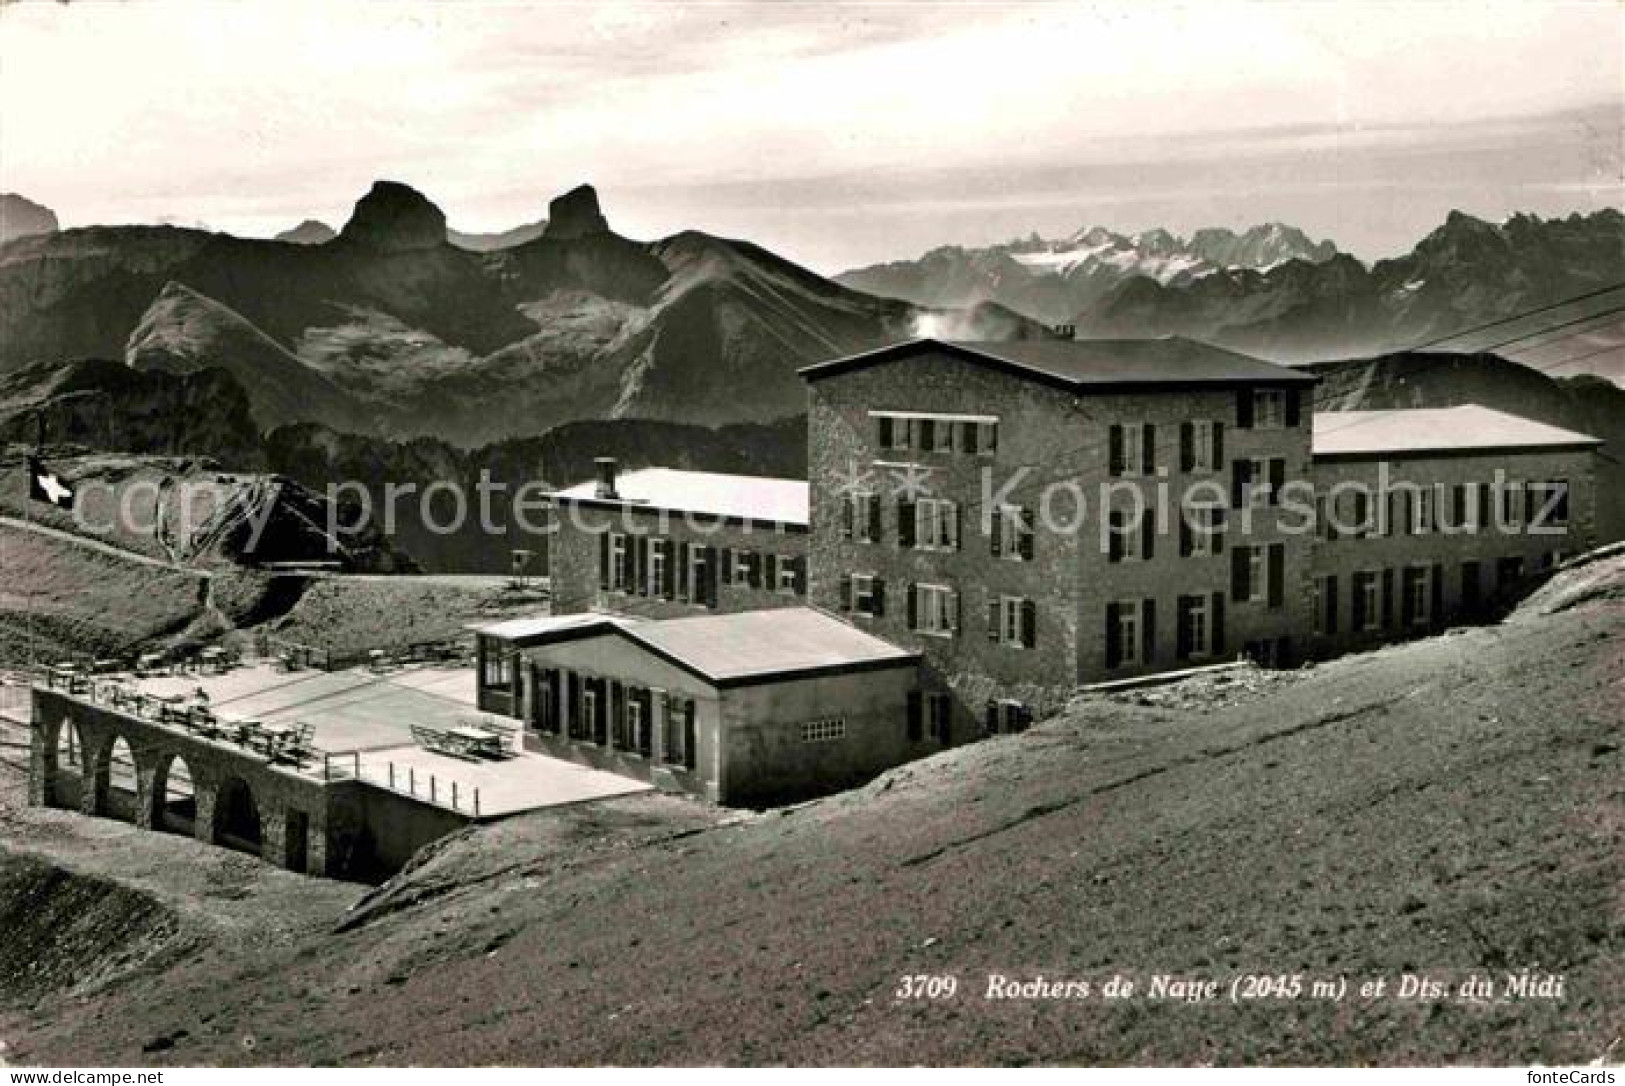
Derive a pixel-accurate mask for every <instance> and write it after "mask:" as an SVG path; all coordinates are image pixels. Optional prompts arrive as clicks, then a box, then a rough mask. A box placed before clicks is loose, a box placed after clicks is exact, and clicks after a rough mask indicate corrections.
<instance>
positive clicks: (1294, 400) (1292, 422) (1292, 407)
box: [1286, 388, 1303, 427]
mask: <svg viewBox="0 0 1625 1086" xmlns="http://www.w3.org/2000/svg"><path fill="white" fill-rule="evenodd" d="M1302 410H1303V405H1302V404H1301V403H1299V401H1298V390H1297V389H1295V388H1289V389H1287V390H1286V424H1287V426H1289V427H1295V426H1297V425H1298V418H1299V415H1300V414H1301V412H1302Z"/></svg>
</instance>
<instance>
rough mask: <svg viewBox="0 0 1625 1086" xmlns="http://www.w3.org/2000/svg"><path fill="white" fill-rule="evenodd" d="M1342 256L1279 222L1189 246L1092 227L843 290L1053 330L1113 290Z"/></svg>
mask: <svg viewBox="0 0 1625 1086" xmlns="http://www.w3.org/2000/svg"><path fill="white" fill-rule="evenodd" d="M1336 255H1337V247H1336V246H1335V245H1333V244H1332V243H1331V242H1329V241H1320V242H1316V241H1311V240H1310V239H1309V238H1308V237H1307V236H1306V235H1305V234H1304V233H1303V231H1301V230H1299V229H1297V228H1296V227H1292V226H1285V225H1283V224H1281V223H1269V224H1267V225H1264V226H1255V227H1253V228H1252V229H1250V230H1246V231H1244V232H1242V233H1240V234H1237V233H1235V232H1233V231H1231V230H1227V229H1224V228H1223V227H1212V228H1207V229H1202V230H1198V231H1196V232H1195V233H1194V234H1192V235H1191V236H1190V237H1189V238H1182V237H1180V236H1178V235H1176V234H1173V233H1170V232H1169V231H1167V230H1162V229H1156V230H1147V231H1144V232H1142V233H1138V234H1132V235H1130V234H1120V233H1117V232H1115V231H1112V230H1109V229H1107V228H1106V227H1103V226H1091V227H1085V228H1084V229H1082V230H1079V231H1078V232H1077V233H1075V234H1072V235H1071V236H1069V237H1065V238H1059V239H1045V238H1041V237H1039V236H1038V235H1037V234H1032V235H1030V236H1028V237H1026V238H1021V239H1017V240H1015V241H1009V242H1005V243H1004V244H1002V245H992V246H988V247H986V248H982V249H967V248H963V247H961V246H957V245H948V246H943V247H942V248H938V249H933V250H931V251H930V252H928V253H926V254H925V255H924V256H922V257H920V258H919V259H918V260H902V261H895V262H892V263H889V264H875V265H871V266H870V267H867V268H856V269H854V270H852V271H848V272H843V273H841V274H840V275H837V276H836V277H835V280H836V282H838V283H842V284H844V285H846V286H849V287H852V288H853V289H854V290H862V291H866V292H868V293H870V294H878V295H881V296H882V297H887V298H900V299H903V300H904V301H910V302H914V303H916V304H919V305H935V306H970V305H976V304H978V303H981V302H997V303H998V304H1000V305H1004V306H1008V307H1010V308H1011V309H1014V310H1017V311H1019V312H1022V313H1025V314H1027V315H1029V316H1032V317H1036V318H1038V319H1039V320H1043V321H1047V322H1050V323H1055V324H1059V323H1071V322H1072V321H1073V320H1074V319H1075V317H1076V316H1077V314H1078V313H1079V312H1080V311H1082V310H1085V309H1087V308H1089V307H1090V306H1093V305H1094V304H1096V303H1097V302H1099V301H1100V300H1101V299H1103V298H1105V297H1106V296H1107V295H1109V294H1110V293H1111V292H1112V291H1113V289H1114V288H1116V287H1118V286H1120V285H1121V284H1123V283H1126V282H1128V281H1129V280H1131V279H1134V278H1136V277H1140V276H1143V277H1145V278H1147V279H1150V280H1152V281H1154V282H1156V283H1160V284H1162V285H1164V286H1178V285H1183V284H1188V283H1191V282H1193V281H1195V280H1196V279H1199V278H1201V277H1202V276H1205V275H1210V274H1212V273H1213V272H1216V271H1220V270H1222V269H1225V268H1251V269H1256V270H1266V269H1269V268H1273V267H1275V266H1277V265H1279V264H1282V263H1284V262H1285V261H1288V260H1304V261H1308V262H1310V263H1323V262H1325V261H1327V260H1330V259H1331V258H1332V257H1334V256H1336Z"/></svg>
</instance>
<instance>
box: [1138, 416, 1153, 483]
mask: <svg viewBox="0 0 1625 1086" xmlns="http://www.w3.org/2000/svg"><path fill="white" fill-rule="evenodd" d="M1140 432H1141V434H1143V435H1144V437H1143V442H1142V444H1143V447H1144V450H1145V456H1144V457H1143V459H1142V461H1141V462H1142V465H1143V466H1142V468H1141V473H1142V474H1144V475H1155V474H1156V473H1157V428H1156V427H1155V426H1153V425H1152V424H1151V423H1149V422H1148V423H1146V424H1145V426H1143V427H1142V428H1141V430H1140Z"/></svg>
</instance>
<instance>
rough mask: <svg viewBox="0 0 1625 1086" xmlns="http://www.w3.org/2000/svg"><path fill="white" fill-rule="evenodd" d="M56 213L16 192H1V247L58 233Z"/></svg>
mask: <svg viewBox="0 0 1625 1086" xmlns="http://www.w3.org/2000/svg"><path fill="white" fill-rule="evenodd" d="M57 227H58V223H57V221H56V212H54V211H52V210H51V209H50V208H48V207H46V206H44V205H43V204H36V203H35V202H34V201H32V200H30V199H28V197H26V196H19V195H18V194H17V193H15V192H0V245H4V244H5V243H6V242H8V241H11V240H12V239H13V238H26V237H32V236H34V235H35V234H54V233H56V231H57Z"/></svg>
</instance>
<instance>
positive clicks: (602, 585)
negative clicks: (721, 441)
mask: <svg viewBox="0 0 1625 1086" xmlns="http://www.w3.org/2000/svg"><path fill="white" fill-rule="evenodd" d="M598 468H599V475H598V478H597V479H595V480H593V481H591V482H586V483H582V484H580V485H578V486H572V487H569V488H566V489H564V490H560V491H557V492H555V493H553V494H552V495H550V498H551V501H552V504H553V507H554V512H555V518H556V520H555V523H556V531H555V533H554V535H553V537H552V540H551V544H550V547H549V563H548V569H549V575H550V578H551V585H552V595H553V611H554V613H555V614H566V613H571V612H582V611H615V612H621V613H625V614H629V615H638V616H642V617H645V618H659V617H678V616H682V615H697V614H705V613H708V612H733V611H747V610H755V609H761V608H771V607H794V606H797V605H800V604H803V603H805V602H806V598H807V489H808V487H807V483H806V481H805V480H801V479H773V478H763V477H758V476H750V475H728V474H720V473H716V472H705V471H680V470H677V469H673V468H660V467H651V468H640V469H638V470H635V471H627V472H624V473H622V472H619V471H618V470H617V466H616V464H615V462H614V461H613V460H609V459H601V460H600V461H599V464H598Z"/></svg>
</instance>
